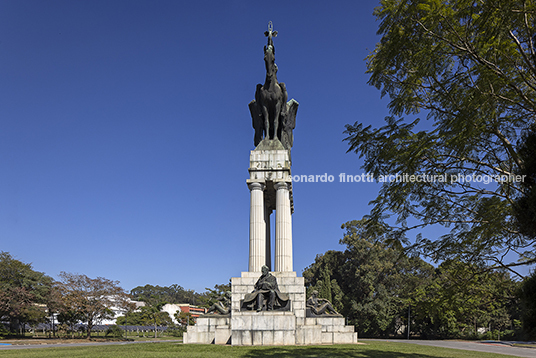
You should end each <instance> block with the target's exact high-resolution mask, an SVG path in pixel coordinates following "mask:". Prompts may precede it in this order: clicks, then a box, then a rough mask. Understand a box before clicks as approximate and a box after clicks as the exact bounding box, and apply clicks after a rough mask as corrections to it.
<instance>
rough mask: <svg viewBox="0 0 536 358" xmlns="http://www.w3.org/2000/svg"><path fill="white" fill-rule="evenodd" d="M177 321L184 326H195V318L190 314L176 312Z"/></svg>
mask: <svg viewBox="0 0 536 358" xmlns="http://www.w3.org/2000/svg"><path fill="white" fill-rule="evenodd" d="M175 319H176V320H177V322H179V324H180V325H182V326H192V325H194V324H195V320H194V317H193V316H192V314H191V313H190V312H183V311H177V312H175Z"/></svg>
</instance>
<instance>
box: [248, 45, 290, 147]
mask: <svg viewBox="0 0 536 358" xmlns="http://www.w3.org/2000/svg"><path fill="white" fill-rule="evenodd" d="M264 63H265V65H266V79H265V81H264V85H263V86H259V85H257V91H256V93H255V99H256V100H257V103H258V104H259V106H260V109H261V111H262V116H263V119H264V137H265V138H266V139H276V138H279V139H281V128H282V126H281V118H282V112H283V111H284V110H285V109H286V103H287V90H286V88H285V84H284V83H278V82H277V65H276V64H275V49H274V47H273V46H272V45H268V46H266V47H265V49H264Z"/></svg>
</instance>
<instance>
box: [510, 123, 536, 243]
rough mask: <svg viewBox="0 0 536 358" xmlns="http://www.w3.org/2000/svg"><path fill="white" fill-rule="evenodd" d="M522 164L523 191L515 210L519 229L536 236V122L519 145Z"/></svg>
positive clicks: (528, 234) (516, 202)
mask: <svg viewBox="0 0 536 358" xmlns="http://www.w3.org/2000/svg"><path fill="white" fill-rule="evenodd" d="M518 152H519V157H520V159H521V160H522V163H523V164H522V165H521V167H520V168H519V170H518V174H519V175H524V176H525V178H526V179H525V181H524V182H523V185H522V186H521V189H522V193H521V194H520V195H519V197H518V198H516V201H515V203H514V212H515V217H516V219H517V224H518V226H519V231H520V232H521V233H523V234H524V235H526V236H528V237H532V238H535V237H536V124H533V125H532V126H531V128H530V130H529V131H527V132H525V133H524V135H523V137H522V138H521V140H520V143H519V145H518Z"/></svg>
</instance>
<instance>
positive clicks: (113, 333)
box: [106, 325, 125, 338]
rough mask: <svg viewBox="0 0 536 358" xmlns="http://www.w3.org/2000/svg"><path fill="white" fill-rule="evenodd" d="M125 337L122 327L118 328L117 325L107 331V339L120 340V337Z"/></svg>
mask: <svg viewBox="0 0 536 358" xmlns="http://www.w3.org/2000/svg"><path fill="white" fill-rule="evenodd" d="M124 335H125V331H123V329H121V327H118V326H116V325H113V326H110V327H108V329H107V330H106V337H115V338H120V337H123V336H124Z"/></svg>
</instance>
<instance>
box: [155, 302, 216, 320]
mask: <svg viewBox="0 0 536 358" xmlns="http://www.w3.org/2000/svg"><path fill="white" fill-rule="evenodd" d="M162 311H164V312H167V313H168V314H169V315H170V316H171V319H172V320H173V323H175V324H177V323H179V322H178V321H177V319H176V318H175V313H176V312H177V311H181V312H186V313H191V314H192V317H193V318H194V319H197V317H199V316H200V315H203V314H205V313H206V312H207V309H206V308H204V307H198V306H193V305H190V304H188V303H178V304H170V303H168V304H166V305H164V307H162Z"/></svg>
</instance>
